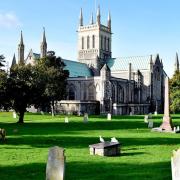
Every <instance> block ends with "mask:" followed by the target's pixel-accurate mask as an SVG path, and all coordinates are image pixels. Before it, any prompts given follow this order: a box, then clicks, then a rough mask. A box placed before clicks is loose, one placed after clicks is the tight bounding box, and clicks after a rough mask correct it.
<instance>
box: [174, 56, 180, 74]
mask: <svg viewBox="0 0 180 180" xmlns="http://www.w3.org/2000/svg"><path fill="white" fill-rule="evenodd" d="M174 68H175V69H174V71H175V72H176V71H178V72H179V58H178V53H176V59H175V64H174Z"/></svg>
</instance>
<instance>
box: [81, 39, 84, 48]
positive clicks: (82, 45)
mask: <svg viewBox="0 0 180 180" xmlns="http://www.w3.org/2000/svg"><path fill="white" fill-rule="evenodd" d="M81 41H82V42H81V44H82V49H84V37H82V39H81Z"/></svg>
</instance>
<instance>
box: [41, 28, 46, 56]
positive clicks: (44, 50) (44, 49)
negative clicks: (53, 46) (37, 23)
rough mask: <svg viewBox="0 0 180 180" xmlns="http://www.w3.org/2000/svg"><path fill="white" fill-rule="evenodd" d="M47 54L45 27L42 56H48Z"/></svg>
mask: <svg viewBox="0 0 180 180" xmlns="http://www.w3.org/2000/svg"><path fill="white" fill-rule="evenodd" d="M46 54H47V42H46V33H45V28H43V38H42V43H41V58H44V57H46Z"/></svg>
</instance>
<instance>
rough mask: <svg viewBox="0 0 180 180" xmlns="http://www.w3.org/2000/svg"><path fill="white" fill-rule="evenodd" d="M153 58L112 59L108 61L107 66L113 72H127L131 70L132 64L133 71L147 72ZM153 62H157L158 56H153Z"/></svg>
mask: <svg viewBox="0 0 180 180" xmlns="http://www.w3.org/2000/svg"><path fill="white" fill-rule="evenodd" d="M150 58H151V56H150V55H149V56H133V57H119V58H111V59H108V60H107V65H108V67H109V68H110V69H111V71H118V70H122V71H127V70H128V69H129V63H131V64H132V69H133V70H138V69H139V70H143V69H144V70H146V69H149V67H150ZM152 59H153V61H155V59H156V56H154V55H153V56H152Z"/></svg>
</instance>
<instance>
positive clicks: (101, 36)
mask: <svg viewBox="0 0 180 180" xmlns="http://www.w3.org/2000/svg"><path fill="white" fill-rule="evenodd" d="M101 49H103V36H101Z"/></svg>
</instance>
